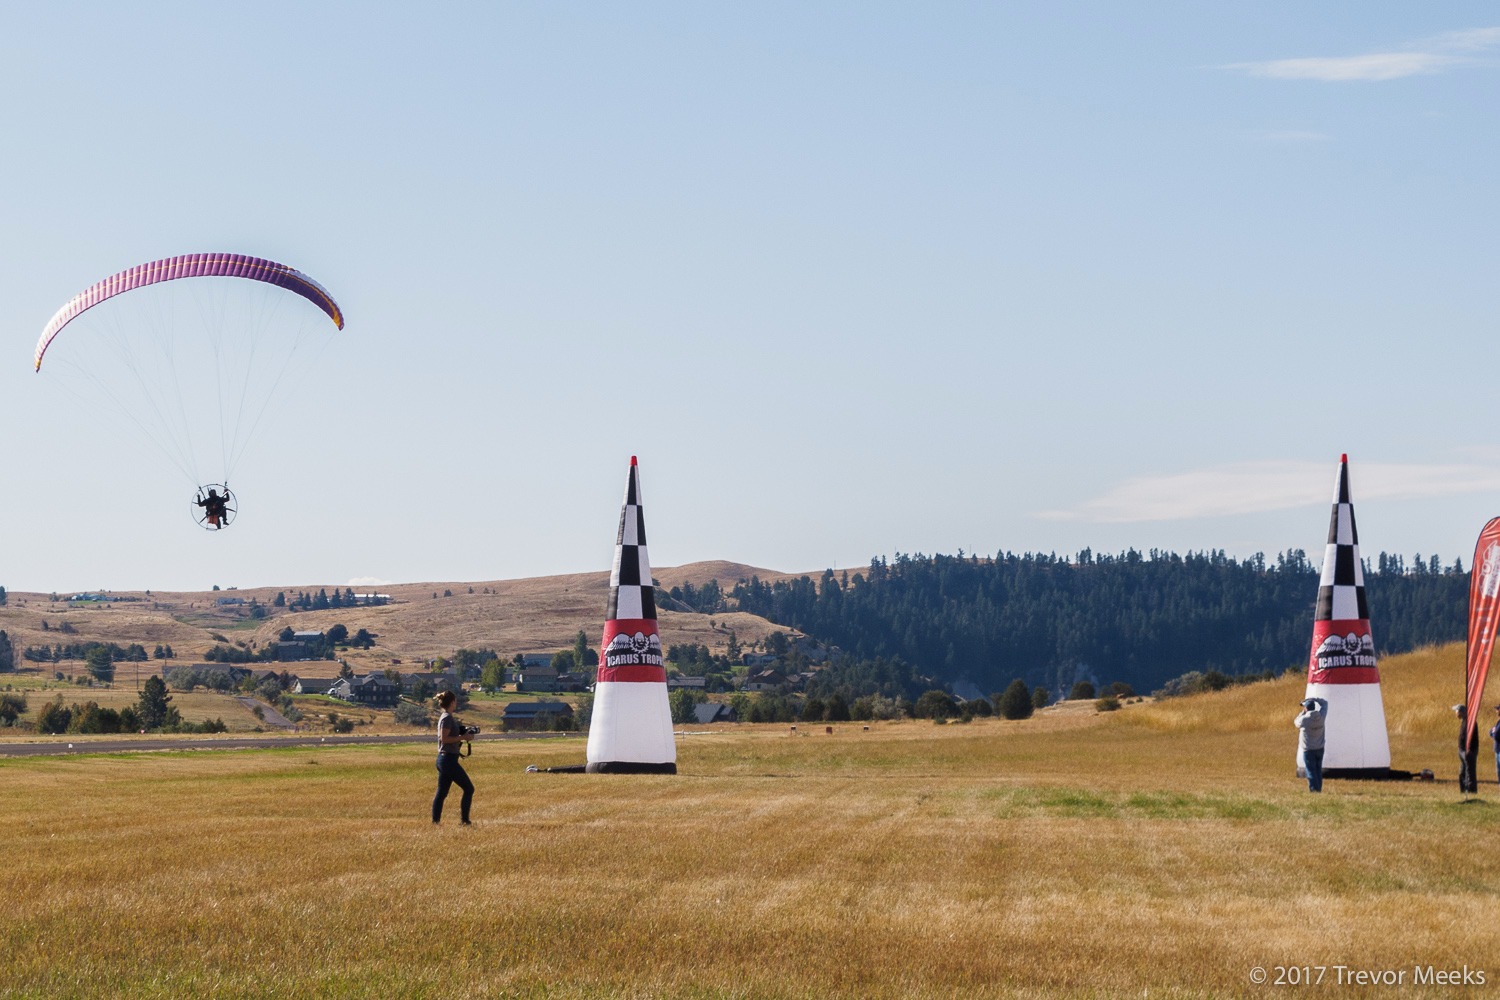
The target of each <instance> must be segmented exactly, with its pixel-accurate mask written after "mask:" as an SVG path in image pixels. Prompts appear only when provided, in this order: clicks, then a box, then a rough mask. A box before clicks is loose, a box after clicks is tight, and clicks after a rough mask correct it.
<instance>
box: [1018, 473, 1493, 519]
mask: <svg viewBox="0 0 1500 1000" xmlns="http://www.w3.org/2000/svg"><path fill="white" fill-rule="evenodd" d="M1334 473H1335V470H1334V469H1333V467H1331V466H1330V465H1329V463H1327V462H1238V463H1234V464H1231V465H1218V466H1212V467H1210V468H1206V469H1196V470H1193V471H1190V472H1180V473H1175V474H1173V475H1165V476H1143V477H1140V478H1136V479H1129V480H1126V481H1125V482H1123V483H1121V484H1120V485H1118V486H1115V487H1114V488H1112V489H1110V490H1108V491H1106V492H1105V493H1103V494H1101V495H1100V496H1097V497H1095V498H1094V499H1092V500H1085V501H1084V502H1083V503H1080V504H1077V505H1076V506H1074V507H1070V508H1068V509H1066V510H1054V511H1045V512H1043V513H1041V514H1040V515H1039V516H1040V517H1042V518H1044V519H1047V520H1057V521H1088V522H1093V523H1099V524H1130V523H1135V522H1141V521H1181V520H1191V519H1195V518H1204V517H1227V516H1233V515H1239V514H1257V513H1263V512H1266V511H1273V510H1287V509H1289V508H1293V507H1307V506H1312V505H1314V504H1326V503H1329V502H1330V501H1331V500H1332V498H1333V488H1334ZM1350 486H1351V489H1352V491H1353V493H1354V498H1355V500H1356V501H1359V500H1412V499H1421V498H1431V497H1443V496H1454V495H1459V494H1464V493H1480V492H1485V491H1495V492H1500V468H1497V467H1495V466H1490V465H1381V464H1360V465H1351V466H1350Z"/></svg>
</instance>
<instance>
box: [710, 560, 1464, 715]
mask: <svg viewBox="0 0 1500 1000" xmlns="http://www.w3.org/2000/svg"><path fill="white" fill-rule="evenodd" d="M1364 569H1365V581H1366V592H1367V597H1368V600H1369V607H1370V615H1371V620H1372V621H1371V624H1372V630H1373V632H1374V634H1375V640H1376V644H1377V649H1379V650H1380V651H1381V652H1383V653H1387V654H1389V653H1398V652H1404V651H1407V650H1410V649H1414V648H1416V647H1418V646H1421V645H1425V644H1429V643H1437V642H1448V641H1453V640H1457V639H1462V638H1463V636H1464V632H1465V614H1466V606H1467V603H1466V602H1467V594H1468V582H1469V577H1468V573H1467V572H1466V571H1465V570H1464V568H1463V566H1462V564H1461V563H1460V562H1458V561H1455V562H1454V563H1453V564H1452V565H1451V566H1448V567H1447V568H1443V567H1442V566H1441V564H1440V561H1439V560H1438V559H1437V557H1436V556H1432V557H1430V558H1426V559H1424V558H1422V557H1421V556H1417V557H1416V558H1415V559H1414V560H1413V562H1412V563H1411V564H1410V565H1408V564H1407V563H1406V561H1405V560H1404V559H1402V558H1401V557H1399V556H1390V555H1387V554H1385V553H1381V554H1380V556H1379V558H1378V559H1377V560H1376V562H1375V564H1374V566H1371V565H1370V563H1369V561H1368V560H1367V561H1366V563H1365V566H1364ZM1319 576H1320V570H1319V567H1317V566H1316V565H1314V564H1313V563H1312V562H1310V561H1309V560H1308V558H1307V555H1306V553H1305V552H1303V551H1302V550H1300V549H1293V550H1289V551H1287V552H1285V553H1282V554H1281V555H1278V556H1277V557H1276V558H1275V560H1274V561H1268V560H1267V559H1266V558H1265V556H1264V555H1262V554H1257V555H1254V556H1251V557H1250V558H1248V559H1243V560H1236V559H1233V558H1230V557H1229V556H1227V555H1225V554H1224V552H1223V551H1210V552H1190V553H1188V554H1187V555H1179V554H1177V553H1175V552H1163V551H1159V550H1155V549H1153V550H1150V551H1149V552H1145V553H1142V552H1139V551H1136V550H1134V549H1130V550H1127V551H1125V552H1123V553H1121V554H1119V555H1096V554H1095V553H1093V552H1092V551H1091V550H1088V549H1085V550H1083V551H1082V552H1080V553H1078V555H1077V556H1076V557H1074V558H1072V559H1067V558H1062V557H1059V556H1057V555H1055V554H1036V553H1027V554H1025V555H1016V554H1014V553H1010V552H1001V553H1000V554H998V555H996V556H995V557H993V558H981V557H978V556H973V555H965V554H964V553H962V552H960V553H959V554H958V555H956V556H949V555H934V556H925V555H920V554H918V555H903V554H897V555H896V557H895V558H894V559H893V560H887V559H885V558H883V557H882V558H877V559H874V560H872V561H871V563H870V566H869V568H868V570H867V571H865V572H856V573H854V574H852V575H851V574H850V573H848V572H847V571H845V572H844V573H842V574H835V573H834V572H833V571H832V570H827V571H825V572H824V573H823V574H822V577H821V579H819V580H816V581H815V580H813V579H811V578H810V577H806V576H804V577H801V578H799V579H795V580H788V581H780V582H777V583H775V584H771V583H766V582H765V581H762V580H760V579H758V578H751V579H750V580H748V581H741V582H740V583H739V584H737V585H736V586H735V587H734V588H733V590H732V591H731V597H732V598H733V599H734V600H735V601H736V602H737V604H738V607H739V609H740V610H742V611H748V612H750V613H752V614H757V615H760V616H762V617H764V618H767V619H769V620H770V621H773V622H775V623H777V624H780V625H785V626H789V627H791V628H795V629H798V630H799V631H802V632H804V633H806V634H808V635H810V636H813V637H815V638H816V639H819V640H821V641H823V642H825V643H828V644H831V645H833V646H835V647H837V648H838V649H839V650H840V651H841V655H840V656H837V657H835V658H834V660H833V661H832V662H831V663H830V664H829V666H827V667H825V668H824V669H823V670H822V671H820V672H819V679H818V683H817V684H816V685H814V686H810V687H809V693H810V694H816V695H819V696H826V695H827V694H829V693H831V692H832V691H835V690H837V691H842V692H843V693H844V694H845V696H846V697H847V696H848V694H850V693H858V694H863V693H881V694H884V695H885V696H887V697H894V696H896V695H898V694H901V693H905V694H907V695H908V696H909V694H910V692H911V691H912V690H913V689H914V688H917V687H920V686H923V684H924V678H930V679H932V680H935V681H938V682H940V683H946V684H952V683H953V682H955V681H959V680H969V681H972V682H973V683H974V684H975V685H977V686H978V687H979V688H980V689H981V690H982V691H985V692H989V691H996V690H1000V689H1002V688H1004V687H1005V686H1006V685H1007V684H1008V683H1009V682H1010V681H1011V680H1013V679H1015V678H1024V679H1025V680H1026V681H1027V682H1028V683H1030V684H1032V685H1041V686H1044V687H1046V688H1049V689H1050V690H1052V691H1055V692H1066V691H1070V690H1071V688H1072V686H1073V685H1074V684H1075V683H1076V682H1078V681H1090V682H1093V683H1096V684H1101V685H1104V684H1107V682H1111V681H1120V682H1124V683H1127V684H1129V685H1131V686H1132V687H1133V688H1135V689H1137V690H1147V691H1149V690H1154V689H1157V688H1160V687H1161V686H1162V685H1164V684H1165V683H1166V682H1167V680H1169V679H1170V678H1174V677H1178V676H1180V675H1183V674H1187V673H1190V672H1194V671H1197V672H1200V673H1204V674H1207V673H1209V672H1215V673H1217V674H1221V675H1225V676H1231V677H1232V676H1240V675H1250V674H1265V673H1268V672H1269V673H1280V672H1281V671H1283V670H1285V669H1287V668H1288V667H1291V666H1294V665H1297V664H1300V663H1304V662H1305V661H1306V657H1307V650H1308V643H1309V640H1310V637H1311V627H1312V626H1311V622H1312V613H1313V608H1314V604H1315V602H1316V598H1317V593H1318V581H1319Z"/></svg>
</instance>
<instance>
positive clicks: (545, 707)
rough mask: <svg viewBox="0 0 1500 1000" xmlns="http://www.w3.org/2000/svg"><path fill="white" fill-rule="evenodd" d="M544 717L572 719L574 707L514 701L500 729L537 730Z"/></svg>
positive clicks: (561, 704) (544, 702)
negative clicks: (538, 722) (538, 721)
mask: <svg viewBox="0 0 1500 1000" xmlns="http://www.w3.org/2000/svg"><path fill="white" fill-rule="evenodd" d="M542 716H547V717H549V718H552V719H571V718H572V717H573V706H572V705H569V704H568V703H567V702H564V701H513V702H511V703H510V704H508V705H506V706H505V716H504V718H503V719H502V720H501V722H500V728H501V729H502V730H503V731H505V732H507V733H508V732H512V731H514V730H517V729H535V728H537V720H538V719H539V718H541V717H542Z"/></svg>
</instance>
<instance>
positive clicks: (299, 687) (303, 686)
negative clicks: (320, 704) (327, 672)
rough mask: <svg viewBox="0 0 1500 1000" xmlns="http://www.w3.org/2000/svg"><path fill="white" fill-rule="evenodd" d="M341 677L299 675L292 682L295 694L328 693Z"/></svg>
mask: <svg viewBox="0 0 1500 1000" xmlns="http://www.w3.org/2000/svg"><path fill="white" fill-rule="evenodd" d="M341 679H342V678H339V677H298V678H297V680H296V682H295V683H293V684H292V693H293V694H327V693H328V691H329V689H330V688H332V687H333V686H334V685H335V684H337V683H338V682H339V681H340V680H341Z"/></svg>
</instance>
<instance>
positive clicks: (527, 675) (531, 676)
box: [516, 659, 561, 691]
mask: <svg viewBox="0 0 1500 1000" xmlns="http://www.w3.org/2000/svg"><path fill="white" fill-rule="evenodd" d="M516 690H517V691H559V690H561V686H560V685H559V684H558V682H557V671H556V670H553V669H552V664H551V662H550V659H549V662H548V663H547V665H546V666H536V667H532V666H525V665H523V666H522V667H521V669H519V670H517V671H516Z"/></svg>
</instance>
